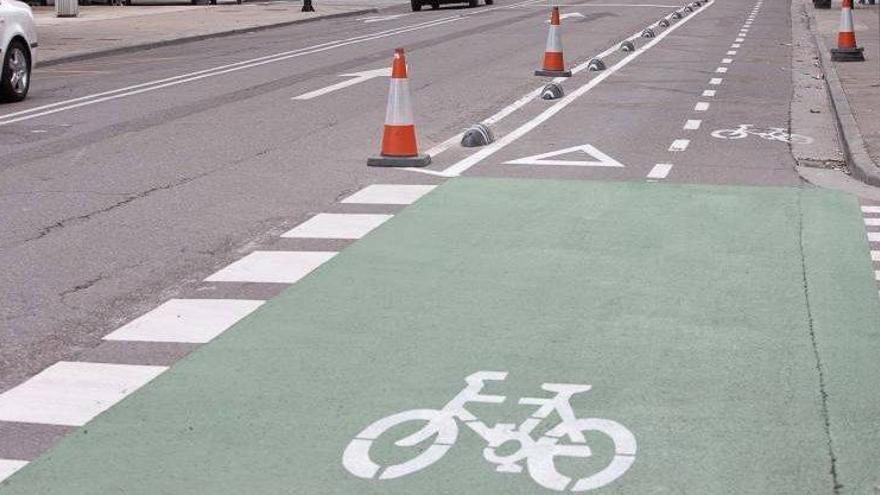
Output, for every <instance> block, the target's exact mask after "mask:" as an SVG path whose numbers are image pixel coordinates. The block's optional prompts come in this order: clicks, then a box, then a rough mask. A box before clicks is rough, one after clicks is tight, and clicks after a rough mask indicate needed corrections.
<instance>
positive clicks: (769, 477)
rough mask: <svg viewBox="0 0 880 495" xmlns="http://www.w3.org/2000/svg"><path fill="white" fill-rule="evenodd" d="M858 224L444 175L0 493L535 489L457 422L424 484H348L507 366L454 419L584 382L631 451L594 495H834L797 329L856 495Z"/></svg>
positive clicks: (812, 198)
mask: <svg viewBox="0 0 880 495" xmlns="http://www.w3.org/2000/svg"><path fill="white" fill-rule="evenodd" d="M801 218H802V219H803V221H802V222H801V221H800V220H799V219H801ZM859 218H860V215H859V212H858V206H857V204H856V203H855V201H854V200H852V199H851V198H848V197H846V196H843V195H838V194H834V193H826V192H819V191H809V190H799V189H777V188H739V187H704V186H676V185H665V184H663V185H661V184H641V183H587V182H573V181H572V182H554V181H532V180H496V179H458V180H453V181H450V182H449V183H447V184H446V185H444V186H442V187H440V188H438V189H437V190H436V191H435V192H433V193H432V194H430V195H429V196H427V197H425V198H424V199H423V200H421V201H420V202H419V203H417V204H416V205H413V206H412V207H410V208H408V209H406V210H405V211H404V212H403V213H401V214H400V215H398V216H396V217H395V218H394V219H392V220H391V221H389V222H388V223H386V224H385V225H383V226H382V227H381V228H379V229H378V230H376V231H375V232H373V233H372V234H371V235H369V236H368V237H367V238H365V239H362V240H361V241H359V242H357V243H356V244H355V245H353V246H352V247H350V248H349V249H347V250H346V251H344V252H343V253H342V254H341V255H339V256H337V257H336V258H334V259H333V260H332V261H331V262H329V263H328V264H326V265H324V266H323V267H322V268H320V269H319V270H317V271H316V272H315V273H314V274H313V275H312V276H310V277H308V278H306V279H304V280H303V281H301V282H300V283H298V284H296V285H295V286H293V287H292V288H291V289H289V290H287V291H286V292H285V293H283V294H282V295H281V296H279V297H278V298H276V299H275V300H273V301H271V302H270V303H268V304H266V305H265V306H264V307H263V308H261V309H260V310H259V311H258V312H256V313H255V314H253V315H252V316H251V317H249V318H247V319H245V320H244V321H242V322H241V323H239V324H238V325H236V326H235V327H234V328H232V329H230V330H229V331H227V332H226V333H225V334H224V335H222V336H221V337H220V338H218V339H217V340H215V341H214V342H213V343H211V344H209V345H207V346H205V347H203V348H202V349H200V350H199V351H198V352H196V353H195V354H194V355H192V356H191V357H190V358H188V359H187V360H185V361H184V362H182V363H180V364H178V365H177V366H175V367H174V368H173V369H172V370H171V371H169V372H168V373H166V374H164V375H163V376H161V377H159V378H158V379H157V380H155V381H154V382H153V383H151V384H150V385H148V386H147V387H145V388H143V389H142V390H141V391H139V392H138V393H136V394H134V395H133V396H131V397H129V398H128V399H127V400H125V401H123V402H122V403H121V404H120V405H118V406H117V407H115V408H113V409H111V410H110V411H108V412H107V413H105V414H103V415H102V416H100V417H99V418H97V419H96V420H95V421H93V422H92V423H91V424H89V425H88V426H87V427H85V428H84V429H82V430H81V431H79V432H77V433H75V434H73V435H71V436H69V437H68V438H66V439H65V440H64V441H62V442H61V443H60V444H59V445H58V446H57V447H56V448H55V449H53V450H52V451H50V452H49V453H48V454H47V455H45V456H44V457H43V458H42V459H41V460H39V461H37V462H35V463H33V464H31V465H30V466H28V467H26V468H25V469H23V470H22V471H21V472H19V473H18V474H16V475H14V476H13V477H12V478H10V480H8V482H7V483H6V485H5V486H4V487H3V489H0V494H2V495H13V494H29V495H30V494H35V493H39V494H45V495H51V494H61V493H63V494H67V495H77V494H83V495H86V494H88V495H93V494H96V493H126V494H149V495H157V494H179V493H211V494H241V493H297V494H300V493H339V494H350V493H358V494H368V493H383V494H415V493H418V494H438V493H450V494H453V493H454V494H460V493H479V494H484V493H493V494H494V493H498V494H513V493H529V494H534V493H552V492H551V491H549V490H545V489H542V488H540V487H539V486H538V485H537V484H536V483H535V482H534V481H533V480H532V479H531V478H530V476H529V474H528V470H527V469H526V470H524V472H522V473H519V474H510V473H498V472H495V470H494V467H495V466H494V465H492V464H490V463H488V462H487V461H486V460H484V459H483V455H482V451H483V448H484V447H485V441H483V440H482V439H481V438H480V437H479V436H477V435H476V434H475V433H474V432H473V431H471V430H470V429H469V428H468V427H466V426H464V425H462V424H461V423H459V429H458V437H457V438H458V439H457V442H456V443H455V445H454V446H453V447H452V448H451V449H450V450H449V451H448V452H447V453H446V455H445V456H444V457H443V458H442V459H441V460H440V461H438V462H436V463H435V464H433V465H431V466H430V467H428V468H426V469H425V470H422V471H419V472H417V473H414V474H411V475H409V476H406V477H403V478H399V479H395V480H384V481H378V480H365V479H361V478H357V477H355V476H353V475H351V474H349V473H348V472H347V471H346V470H345V468H343V466H342V462H341V460H342V453H343V451H344V450H345V447H346V445H347V444H348V443H349V441H350V440H352V439H353V438H354V437H355V436H356V435H357V434H358V432H360V431H361V430H362V429H363V428H364V427H366V426H367V425H368V424H370V423H372V422H373V421H375V420H378V419H379V418H382V417H384V416H388V415H390V414H393V413H397V412H400V411H404V410H410V409H426V408H430V409H437V408H441V407H443V406H444V405H445V404H446V403H447V402H448V401H449V400H451V399H452V398H453V396H455V395H456V394H457V393H458V392H459V391H461V389H462V388H463V387H464V385H465V384H464V378H465V377H466V376H467V375H469V374H471V373H473V372H475V371H478V370H503V371H508V372H509V375H508V377H507V380H506V381H505V382H500V383H493V384H491V385H489V386H487V388H486V389H485V390H484V393H490V394H500V395H505V396H507V397H508V399H507V401H506V402H505V403H504V404H478V405H475V406H468V408H469V410H470V411H471V412H473V413H474V414H476V415H477V416H479V417H480V419H482V420H484V421H485V422H486V423H487V424H488V425H493V424H495V423H496V422H510V423H517V424H519V423H521V422H522V421H523V420H525V419H526V418H527V417H528V416H529V414H531V413H533V412H534V406H524V405H518V404H517V399H518V398H520V397H546V396H549V394H548V393H547V392H544V391H542V390H541V388H540V385H541V384H542V383H544V382H563V383H581V384H591V385H592V386H593V389H592V390H591V391H589V392H587V393H585V394H582V395H581V396H576V398H575V399H574V400H573V401H572V405H573V406H574V411H575V413H576V415H577V416H578V417H583V418H588V417H594V418H606V419H610V420H614V421H616V422H618V423H620V424H622V425H624V426H625V427H626V428H628V429H629V430H630V431H631V432H632V433H633V434H634V435H635V438H636V440H637V442H638V451H637V454H636V460H635V463H634V464H633V466H632V467H631V468H630V469H629V470H628V471H627V472H626V473H625V474H624V475H623V476H622V477H620V478H619V479H617V480H616V481H614V482H613V483H611V484H610V485H608V486H607V487H605V488H602V489H600V490H598V492H603V493H632V494H643V493H738V494H743V493H756V494H758V493H760V494H767V493H774V494H782V493H791V494H804V493H831V492H832V480H831V474H830V465H831V461H830V455H829V449H828V437H827V435H826V433H825V419H824V416H823V407H822V400H821V394H820V388H819V387H820V385H819V374H818V371H817V362H816V358H815V354H814V348H813V339H812V338H811V332H810V324H809V320H810V314H811V315H812V320H813V328H814V330H815V332H816V336H817V339H816V340H817V342H818V344H819V349H820V356H821V357H822V360H823V366H824V373H825V382H826V392H827V393H828V394H829V401H830V402H829V408H828V409H829V412H830V415H831V434H832V438H833V448H834V449H835V455H836V456H837V471H838V475H839V477H840V480H841V482H842V483H843V484H844V487H845V489H847V490H849V489H854V487H855V486H856V485H855V480H856V479H858V480H859V482H861V483H862V485H861V486H862V487H863V489H867V487H868V484H869V483H871V482H872V481H873V480H872V479H870V478H871V476H872V473H873V471H871V470H872V469H875V466H876V462H873V465H872V459H871V458H870V457H869V456H873V459H874V460H876V459H877V453H878V449H880V447H878V446H880V434H878V431H877V430H878V425H877V421H878V420H877V415H876V414H874V413H875V411H877V410H878V409H877V405H878V404H877V402H878V399H877V394H876V390H877V389H878V387H877V384H878V381H880V374H878V373H877V368H878V365H877V363H878V335H877V322H878V321H880V311H878V310H880V308H878V306H880V304H878V298H877V291H876V288H875V287H873V284H872V282H873V281H872V280H871V271H870V262H869V260H868V255H867V246H866V244H865V241H864V230H863V228H862V226H861V225H860V220H859ZM801 224H802V225H803V229H804V236H803V239H804V242H803V246H804V251H803V252H804V253H805V257H806V258H805V259H806V262H807V271H806V273H807V275H808V284H807V286H808V287H809V292H810V294H811V302H810V306H809V309H810V312H808V306H807V304H806V301H807V299H806V298H805V291H804V285H805V284H804V270H803V264H802V256H801V253H802V250H801V236H800V225H801ZM814 299H818V300H814ZM556 421H557V418H556V416H555V415H553V416H551V417H550V418H548V419H547V420H546V422H545V423H546V424H547V425H549V426H552V425H553V424H554V423H555V422H556ZM402 430H404V428H401V430H400V431H398V430H393V431H392V434H394V433H396V434H397V436H396V437H394V438H395V439H396V438H402V436H403V433H402ZM409 431H410V432H411V431H414V430H409ZM543 431H545V430H544V429H540V428H539V429H538V430H536V435H537V434H538V433H542V432H543ZM391 440H392V438H391V437H384V436H383V437H381V438H379V439H378V440H376V443H375V444H374V449H373V450H372V451H371V455H372V457H373V458H374V459H375V460H376V461H377V462H383V463H386V464H394V463H399V462H402V461H404V460H406V459H408V458H410V457H413V456H415V455H417V454H418V453H419V452H421V451H422V450H424V448H426V447H427V445H428V444H429V443H430V441H429V442H427V443H425V444H422V445H420V446H417V447H406V448H404V447H395V446H394V445H393V443H392V442H391ZM588 441H589V442H590V447H591V448H592V451H593V456H592V457H591V458H589V459H582V460H566V461H564V462H560V463H559V464H558V466H557V467H558V469H559V470H560V471H563V472H565V473H566V474H568V475H570V476H572V477H574V478H578V477H581V476H587V475H589V474H591V473H594V472H596V471H598V470H599V469H601V468H602V467H604V465H606V464H607V463H608V462H609V461H610V459H611V456H612V448H611V442H610V441H609V440H608V439H607V438H605V437H603V436H602V435H598V434H593V435H588ZM564 442H567V440H564ZM849 480H853V481H852V483H850V481H849ZM854 493H856V492H855V491H854ZM858 493H861V492H858Z"/></svg>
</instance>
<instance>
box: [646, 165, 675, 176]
mask: <svg viewBox="0 0 880 495" xmlns="http://www.w3.org/2000/svg"><path fill="white" fill-rule="evenodd" d="M670 170H672V164H671V163H658V164H656V165H654V168H652V169H651V171H650V172H648V178H649V179H665V178H666V176H667V175H669V171H670Z"/></svg>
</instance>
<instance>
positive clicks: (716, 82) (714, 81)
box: [709, 77, 724, 86]
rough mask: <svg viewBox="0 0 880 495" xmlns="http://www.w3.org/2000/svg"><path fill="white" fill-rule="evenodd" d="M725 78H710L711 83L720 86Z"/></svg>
mask: <svg viewBox="0 0 880 495" xmlns="http://www.w3.org/2000/svg"><path fill="white" fill-rule="evenodd" d="M723 80H724V79H722V78H720V77H713V78H712V79H709V84H711V85H713V86H718V85H719V84H721V81H723Z"/></svg>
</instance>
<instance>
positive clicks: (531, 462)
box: [342, 371, 636, 492]
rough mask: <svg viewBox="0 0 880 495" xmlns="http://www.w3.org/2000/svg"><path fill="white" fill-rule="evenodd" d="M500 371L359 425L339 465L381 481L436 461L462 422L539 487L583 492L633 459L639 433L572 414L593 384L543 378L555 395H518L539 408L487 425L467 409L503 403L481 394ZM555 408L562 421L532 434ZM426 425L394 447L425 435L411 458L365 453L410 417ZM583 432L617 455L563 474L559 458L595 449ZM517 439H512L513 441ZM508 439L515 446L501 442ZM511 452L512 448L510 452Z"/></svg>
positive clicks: (489, 453) (493, 457)
mask: <svg viewBox="0 0 880 495" xmlns="http://www.w3.org/2000/svg"><path fill="white" fill-rule="evenodd" d="M506 378H507V372H504V371H478V372H476V373H474V374H472V375H470V376H468V377H467V378H465V382H466V383H467V386H466V387H465V388H464V389H463V390H462V391H461V392H459V393H458V394H457V395H456V396H455V397H454V398H453V399H452V400H451V401H449V402H448V403H447V404H446V405H445V406H444V407H443V408H442V409H412V410H409V411H403V412H399V413H396V414H392V415H390V416H386V417H384V418H382V419H379V420H378V421H376V422H374V423H372V424H371V425H369V426H367V427H366V428H364V429H363V431H361V432H360V433H359V434H358V435H357V436H356V437H355V438H354V439H353V440H352V441H351V442H350V443H349V444H348V446H347V447H346V449H345V452H344V453H343V455H342V464H343V465H344V466H345V468H346V469H347V470H348V471H349V472H350V473H351V474H353V475H355V476H357V477H360V478H366V479H378V480H390V479H395V478H400V477H403V476H407V475H409V474H413V473H415V472H417V471H420V470H422V469H425V468H427V467H428V466H430V465H431V464H434V463H435V462H437V461H439V460H440V459H441V458H442V457H443V456H444V455H446V453H447V452H448V451H449V450H450V449H451V448H452V446H453V445H454V444H455V441H456V439H457V438H458V430H459V422H460V423H463V424H464V425H466V426H468V427H469V428H470V429H471V430H473V431H474V433H476V434H477V435H479V436H480V437H482V438H483V440H485V441H486V447H485V448H484V449H483V458H484V459H486V460H487V461H488V462H490V463H492V464H494V465H495V470H496V471H498V472H501V473H521V472H523V470H524V469H525V468H528V473H529V475H530V476H531V477H532V479H533V480H534V481H535V482H536V483H538V484H539V485H541V486H543V487H545V488H548V489H551V490H555V491H572V492H585V491H588V490H592V489H595V488H599V487H602V486H605V485H607V484H609V483H611V482H612V481H614V480H616V479H617V478H619V477H620V476H622V475H623V474H624V473H625V472H626V471H627V470H628V469H629V468H630V466H632V464H633V462H635V454H636V439H635V437H634V436H633V434H632V433H631V432H630V431H629V430H628V429H627V428H626V427H624V426H623V425H621V424H620V423H617V422H616V421H612V420H609V419H600V418H577V417H575V413H574V410H573V409H572V407H571V403H570V401H571V398H572V397H573V396H574V395H575V394H581V393H584V392H587V391H589V390H590V389H591V388H592V387H591V386H590V385H575V384H565V383H544V384H543V385H541V388H542V389H544V390H545V391H547V392H551V393H553V394H555V395H554V396H553V397H549V398H540V397H523V398H521V399H519V404H523V405H534V406H538V408H537V410H536V411H535V412H534V413H533V414H532V415H531V417H529V418H527V419H525V420H524V421H523V422H522V423H520V424H519V425H516V424H513V423H498V424H496V425H494V426H493V427H491V428H490V427H489V426H487V425H486V424H485V423H483V422H482V421H480V419H479V418H477V417H476V416H475V415H474V414H472V413H471V412H470V411H468V410H467V408H466V405H467V404H468V403H486V404H500V403H502V402H504V401H505V400H506V397H505V396H501V395H486V394H482V393H480V392H481V391H482V389H483V387H484V385H485V383H486V382H487V381H503V380H505V379H506ZM553 412H556V413H557V415H558V417H559V418H560V420H561V421H560V422H559V423H558V424H556V425H554V426H553V427H552V428H550V429H549V430H548V431H547V432H546V433H544V434H542V435H540V436H538V437H537V438H535V437H533V436H532V433H533V432H534V430H535V428H536V427H537V426H538V425H540V424H541V423H542V422H544V421H545V420H547V418H548V417H549V416H550V415H551V413H553ZM411 421H414V422H422V423H425V424H424V426H422V427H421V428H420V429H419V430H418V431H417V432H416V433H413V434H411V435H409V436H406V437H404V438H402V439H400V440H398V441H397V442H394V445H395V446H397V447H414V446H416V445H419V444H421V443H422V442H425V441H427V440H429V439H432V441H431V444H430V446H428V447H427V448H425V449H424V450H422V451H421V452H420V453H418V454H417V455H416V456H415V457H413V458H412V459H409V460H407V461H405V462H402V463H399V464H394V465H390V466H380V465H379V464H377V463H376V462H374V461H373V460H372V459H371V458H370V447H371V446H373V444H374V442H375V441H376V440H377V439H378V438H379V437H380V436H381V435H382V434H383V433H385V432H387V431H389V430H390V429H391V428H394V427H396V426H399V425H402V424H404V423H407V422H411ZM585 432H598V433H601V434H604V435H606V436H607V437H609V438H610V440H611V441H612V443H613V445H614V454H613V457H612V459H611V461H610V463H609V464H608V465H607V466H605V467H604V468H602V469H601V470H600V471H599V472H596V473H593V474H589V475H587V476H584V477H581V478H577V479H573V478H571V477H569V476H566V475H565V474H562V473H560V472H559V471H558V470H557V467H556V459H557V458H564V457H577V458H586V457H591V456H592V455H593V452H592V451H591V450H590V447H589V446H588V445H587V439H586V437H585V436H584V433H585ZM510 442H514V444H510ZM505 444H507V446H509V447H515V450H512V449H510V448H503V447H502V446H504V445H505ZM507 452H509V453H507Z"/></svg>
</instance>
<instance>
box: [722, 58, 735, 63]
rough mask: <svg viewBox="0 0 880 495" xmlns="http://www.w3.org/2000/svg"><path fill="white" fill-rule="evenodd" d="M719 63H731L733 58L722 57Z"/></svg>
mask: <svg viewBox="0 0 880 495" xmlns="http://www.w3.org/2000/svg"><path fill="white" fill-rule="evenodd" d="M721 63H722V64H732V63H733V59H732V58H722V59H721Z"/></svg>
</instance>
